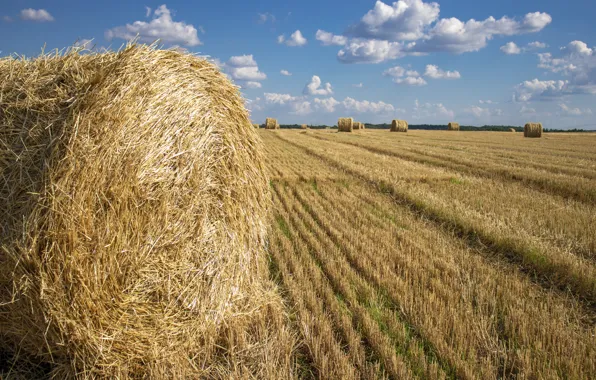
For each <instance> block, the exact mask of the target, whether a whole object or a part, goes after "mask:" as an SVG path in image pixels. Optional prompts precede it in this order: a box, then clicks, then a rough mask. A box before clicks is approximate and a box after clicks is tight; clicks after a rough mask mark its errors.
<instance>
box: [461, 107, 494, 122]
mask: <svg viewBox="0 0 596 380" xmlns="http://www.w3.org/2000/svg"><path fill="white" fill-rule="evenodd" d="M464 112H465V113H469V114H471V115H474V116H476V117H477V118H479V119H482V118H488V117H491V116H503V110H501V109H499V108H496V109H491V108H483V107H478V106H471V107H468V108H466V109H464Z"/></svg>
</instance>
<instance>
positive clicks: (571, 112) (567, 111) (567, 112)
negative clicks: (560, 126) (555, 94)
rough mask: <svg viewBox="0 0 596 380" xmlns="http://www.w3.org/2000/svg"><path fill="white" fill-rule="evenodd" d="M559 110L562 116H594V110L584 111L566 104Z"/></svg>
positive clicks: (586, 109)
mask: <svg viewBox="0 0 596 380" xmlns="http://www.w3.org/2000/svg"><path fill="white" fill-rule="evenodd" d="M559 108H560V109H561V112H560V115H562V116H583V115H591V114H592V110H591V109H590V108H585V109H583V110H582V109H579V108H572V107H569V106H568V105H567V104H565V103H560V104H559Z"/></svg>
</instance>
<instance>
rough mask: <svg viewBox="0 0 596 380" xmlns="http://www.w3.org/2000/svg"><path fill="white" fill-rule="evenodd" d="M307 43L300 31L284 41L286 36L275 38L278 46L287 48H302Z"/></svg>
mask: <svg viewBox="0 0 596 380" xmlns="http://www.w3.org/2000/svg"><path fill="white" fill-rule="evenodd" d="M307 42H308V41H307V40H306V38H304V36H303V35H302V32H300V30H296V31H295V32H294V33H292V34H291V35H290V38H288V39H286V36H285V35H283V34H282V35H281V36H278V37H277V43H278V44H285V45H287V46H304V45H306V44H307Z"/></svg>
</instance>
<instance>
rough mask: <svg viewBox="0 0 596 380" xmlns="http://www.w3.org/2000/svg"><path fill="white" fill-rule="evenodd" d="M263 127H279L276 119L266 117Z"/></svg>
mask: <svg viewBox="0 0 596 380" xmlns="http://www.w3.org/2000/svg"><path fill="white" fill-rule="evenodd" d="M265 129H279V124H278V122H277V120H276V119H274V118H272V117H268V118H266V119H265Z"/></svg>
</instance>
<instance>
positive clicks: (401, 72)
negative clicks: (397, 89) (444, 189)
mask: <svg viewBox="0 0 596 380" xmlns="http://www.w3.org/2000/svg"><path fill="white" fill-rule="evenodd" d="M383 75H384V76H390V77H392V80H393V82H394V83H396V84H404V85H409V86H424V85H426V81H425V80H424V79H423V78H422V77H420V76H419V75H420V74H418V72H417V71H415V70H406V69H404V68H403V67H401V66H395V67H391V68H389V69H387V70H385V71H384V72H383Z"/></svg>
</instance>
